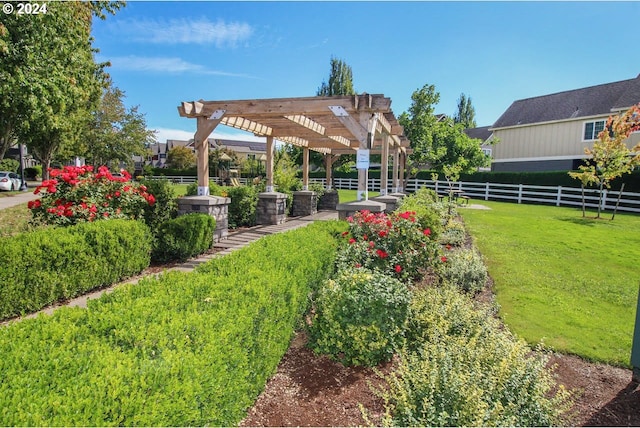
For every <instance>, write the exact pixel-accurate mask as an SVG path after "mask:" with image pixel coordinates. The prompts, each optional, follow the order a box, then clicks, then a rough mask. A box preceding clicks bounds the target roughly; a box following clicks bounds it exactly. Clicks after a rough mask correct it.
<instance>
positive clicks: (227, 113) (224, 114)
mask: <svg viewBox="0 0 640 428" xmlns="http://www.w3.org/2000/svg"><path fill="white" fill-rule="evenodd" d="M178 112H179V114H180V116H181V117H188V118H195V119H196V120H197V130H196V133H195V136H194V141H195V146H196V150H197V166H198V194H199V195H208V194H209V165H208V149H209V145H208V144H206V142H207V139H208V137H209V135H211V133H212V132H213V130H214V129H215V128H216V127H217V126H218V125H219V124H223V125H226V126H230V127H233V128H236V129H241V130H244V131H248V132H251V133H253V134H254V135H256V136H261V137H266V140H267V150H266V151H267V161H266V181H267V192H273V190H274V187H273V155H274V147H275V146H274V140H275V139H277V140H279V141H282V142H284V143H289V144H294V145H296V146H300V147H303V148H304V150H303V184H304V186H305V190H306V189H307V186H308V183H309V181H308V180H309V150H315V151H317V152H320V153H324V155H325V157H326V161H327V162H326V165H327V184H328V186H330V182H331V164H332V163H333V160H335V158H336V157H337V156H340V155H342V154H353V153H356V151H358V150H370V152H369V153H380V154H382V168H383V171H387V169H388V164H389V156H390V155H391V156H393V158H394V162H393V171H394V173H393V177H394V181H393V182H394V185H393V186H394V188H395V189H396V190H397V189H398V188H399V186H400V185H399V180H400V174H402V175H403V172H402V171H401V170H400V169H399V168H398V165H399V164H400V163H402V164H403V165H404V160H405V157H406V154H407V150H408V147H409V141H408V140H407V139H406V138H405V137H404V130H403V128H402V126H400V125H399V123H398V121H397V119H396V117H395V115H394V114H393V112H392V111H391V100H390V99H389V98H386V97H384V96H383V95H371V94H362V95H352V96H333V97H303V98H271V99H256V100H227V101H204V100H200V101H189V102H182V103H181V105H180V106H178ZM361 153H363V154H364V153H366V152H361ZM358 171H359V172H358V200H361V199H362V198H363V197H364V198H365V199H366V198H367V169H364V168H361V169H359V170H358ZM386 193H387V183H386V180H382V189H381V194H386Z"/></svg>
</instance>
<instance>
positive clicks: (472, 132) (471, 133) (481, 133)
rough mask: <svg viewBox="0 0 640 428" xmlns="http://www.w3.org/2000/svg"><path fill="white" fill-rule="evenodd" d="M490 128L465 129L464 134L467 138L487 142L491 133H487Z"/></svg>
mask: <svg viewBox="0 0 640 428" xmlns="http://www.w3.org/2000/svg"><path fill="white" fill-rule="evenodd" d="M489 128H490V126H480V127H478V128H466V129H465V130H464V133H465V134H467V136H468V137H469V138H473V139H479V140H482V142H485V141H487V139H488V138H489V137H491V134H493V132H491V131H489Z"/></svg>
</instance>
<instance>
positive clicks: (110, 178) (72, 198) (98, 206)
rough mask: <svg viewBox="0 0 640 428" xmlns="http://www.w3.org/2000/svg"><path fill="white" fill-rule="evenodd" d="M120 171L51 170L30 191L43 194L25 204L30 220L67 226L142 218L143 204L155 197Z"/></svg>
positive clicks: (65, 168) (153, 200) (146, 204)
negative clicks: (104, 220)
mask: <svg viewBox="0 0 640 428" xmlns="http://www.w3.org/2000/svg"><path fill="white" fill-rule="evenodd" d="M121 173H122V175H121V176H114V175H113V174H112V173H111V172H110V171H109V169H108V168H107V167H105V166H101V167H99V168H98V172H97V173H94V172H93V167H91V166H80V167H75V166H65V167H64V168H63V169H50V170H49V175H50V177H51V179H49V180H45V181H43V182H42V184H41V185H40V186H38V187H36V189H35V191H34V192H33V193H34V194H36V195H37V194H42V197H41V198H40V199H36V200H34V201H31V202H29V204H28V207H29V209H30V210H31V213H32V215H33V218H32V219H33V222H34V223H43V224H52V225H59V226H69V225H72V224H76V223H81V222H86V221H94V220H100V219H108V218H129V219H138V218H141V217H142V216H143V214H144V208H145V206H148V205H153V204H155V197H154V196H153V195H152V194H150V193H148V192H147V188H146V187H145V186H144V185H139V186H136V185H134V184H131V183H129V179H130V178H131V176H130V175H129V173H128V172H127V171H125V170H122V172H121Z"/></svg>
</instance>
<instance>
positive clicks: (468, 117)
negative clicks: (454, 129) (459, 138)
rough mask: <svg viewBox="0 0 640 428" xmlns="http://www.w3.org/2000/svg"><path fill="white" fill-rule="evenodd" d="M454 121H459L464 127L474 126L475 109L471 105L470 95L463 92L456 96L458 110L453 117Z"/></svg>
mask: <svg viewBox="0 0 640 428" xmlns="http://www.w3.org/2000/svg"><path fill="white" fill-rule="evenodd" d="M453 121H454V122H455V123H461V124H462V126H464V127H465V128H475V127H476V126H477V125H476V110H475V109H474V108H473V105H471V97H467V96H466V95H465V94H464V93H462V94H460V98H458V111H457V112H456V114H455V115H454V117H453Z"/></svg>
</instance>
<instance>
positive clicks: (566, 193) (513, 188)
mask: <svg viewBox="0 0 640 428" xmlns="http://www.w3.org/2000/svg"><path fill="white" fill-rule="evenodd" d="M152 178H166V179H168V180H170V181H172V182H174V183H195V182H196V178H195V177H180V176H167V177H152ZM211 180H213V181H217V178H216V177H212V178H211ZM239 181H240V183H242V184H246V183H247V179H245V178H241V179H239ZM310 181H311V182H317V183H322V184H323V185H324V184H326V180H325V179H324V178H311V179H310ZM333 185H334V187H335V188H336V189H351V190H357V189H358V180H357V179H355V178H334V180H333ZM391 186H392V182H391V180H389V181H388V183H387V189H391ZM452 186H453V189H455V190H459V191H462V192H463V193H464V194H465V195H466V196H468V197H469V198H471V199H476V200H478V199H479V200H485V201H489V200H492V201H510V202H516V203H518V204H523V203H540V204H550V205H555V206H569V207H581V206H582V198H583V193H582V189H581V188H579V187H565V186H534V185H528V184H504V183H475V182H464V181H458V182H455V183H453V184H452ZM422 187H427V188H429V189H433V190H435V191H436V192H438V193H446V192H447V191H448V190H449V184H448V183H447V182H446V181H433V180H419V179H409V180H408V182H407V187H406V189H405V190H406V191H407V192H415V191H416V190H418V189H420V188H422ZM368 190H370V191H379V190H380V179H379V178H369V180H368ZM584 200H585V206H586V207H587V208H598V206H600V209H602V210H603V211H606V210H613V209H614V208H615V207H616V205H618V210H619V211H626V212H633V213H640V193H632V192H619V191H612V190H604V191H603V195H602V199H600V195H599V192H598V191H597V190H595V189H585V190H584Z"/></svg>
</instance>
